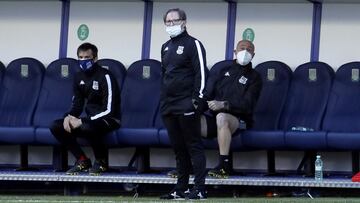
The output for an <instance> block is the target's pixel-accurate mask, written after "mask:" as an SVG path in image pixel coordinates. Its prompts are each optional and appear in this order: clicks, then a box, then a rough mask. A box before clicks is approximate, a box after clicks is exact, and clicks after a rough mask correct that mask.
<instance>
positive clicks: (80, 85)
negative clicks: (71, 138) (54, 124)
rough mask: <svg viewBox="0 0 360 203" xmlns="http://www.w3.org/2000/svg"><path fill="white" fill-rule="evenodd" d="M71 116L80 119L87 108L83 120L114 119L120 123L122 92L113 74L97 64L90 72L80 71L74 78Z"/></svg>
mask: <svg viewBox="0 0 360 203" xmlns="http://www.w3.org/2000/svg"><path fill="white" fill-rule="evenodd" d="M73 91H74V96H73V101H72V106H71V109H70V111H69V112H68V113H67V114H70V115H72V116H75V117H79V116H80V115H81V113H82V112H83V109H84V107H85V112H86V117H84V118H82V119H83V120H85V121H86V120H88V119H90V120H95V119H99V118H104V117H105V118H108V117H111V118H114V119H116V120H118V122H120V91H119V87H118V84H117V82H116V79H115V77H114V76H113V75H112V74H111V72H110V71H109V70H107V69H105V68H102V67H101V66H99V65H98V64H97V63H95V64H94V65H93V67H92V68H91V69H90V70H88V71H85V72H84V71H79V72H78V73H77V74H76V75H75V78H74V84H73Z"/></svg>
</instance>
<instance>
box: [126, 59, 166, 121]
mask: <svg viewBox="0 0 360 203" xmlns="http://www.w3.org/2000/svg"><path fill="white" fill-rule="evenodd" d="M160 74H161V63H160V62H159V61H157V60H153V59H144V60H139V61H136V62H134V63H133V64H131V65H130V66H129V68H128V70H127V74H126V77H125V81H124V85H123V88H122V92H121V100H122V101H121V113H122V119H121V122H122V127H127V128H149V127H154V120H155V115H156V111H157V109H158V106H159V100H160V85H161V75H160Z"/></svg>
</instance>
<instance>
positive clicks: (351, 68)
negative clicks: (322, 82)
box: [323, 62, 360, 150]
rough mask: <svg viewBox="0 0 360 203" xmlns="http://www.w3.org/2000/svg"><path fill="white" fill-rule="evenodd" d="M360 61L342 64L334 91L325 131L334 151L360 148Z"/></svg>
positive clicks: (335, 81) (328, 142)
mask: <svg viewBox="0 0 360 203" xmlns="http://www.w3.org/2000/svg"><path fill="white" fill-rule="evenodd" d="M359 71H360V62H350V63H346V64H344V65H342V66H341V67H340V68H339V69H338V70H337V71H336V75H335V79H334V84H333V87H332V89H331V94H330V98H329V103H328V107H327V110H326V114H325V117H324V121H323V129H324V130H327V131H328V134H327V144H328V147H329V148H330V149H340V150H359V149H360V116H359V115H360V104H359V101H360V80H359V79H360V78H359Z"/></svg>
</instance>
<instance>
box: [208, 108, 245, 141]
mask: <svg viewBox="0 0 360 203" xmlns="http://www.w3.org/2000/svg"><path fill="white" fill-rule="evenodd" d="M204 116H205V119H206V128H207V129H206V130H207V134H206V138H208V139H212V138H216V137H217V125H216V116H215V115H210V114H204ZM238 119H239V128H238V129H237V130H236V131H235V132H234V133H233V136H235V135H238V134H239V133H238V132H239V131H244V130H246V123H245V122H244V121H243V120H241V119H240V118H238Z"/></svg>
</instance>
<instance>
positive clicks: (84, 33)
mask: <svg viewBox="0 0 360 203" xmlns="http://www.w3.org/2000/svg"><path fill="white" fill-rule="evenodd" d="M77 35H78V38H79V40H81V41H84V40H86V39H87V38H88V37H89V27H88V26H87V25H85V24H81V25H80V26H79V28H78V30H77Z"/></svg>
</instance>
